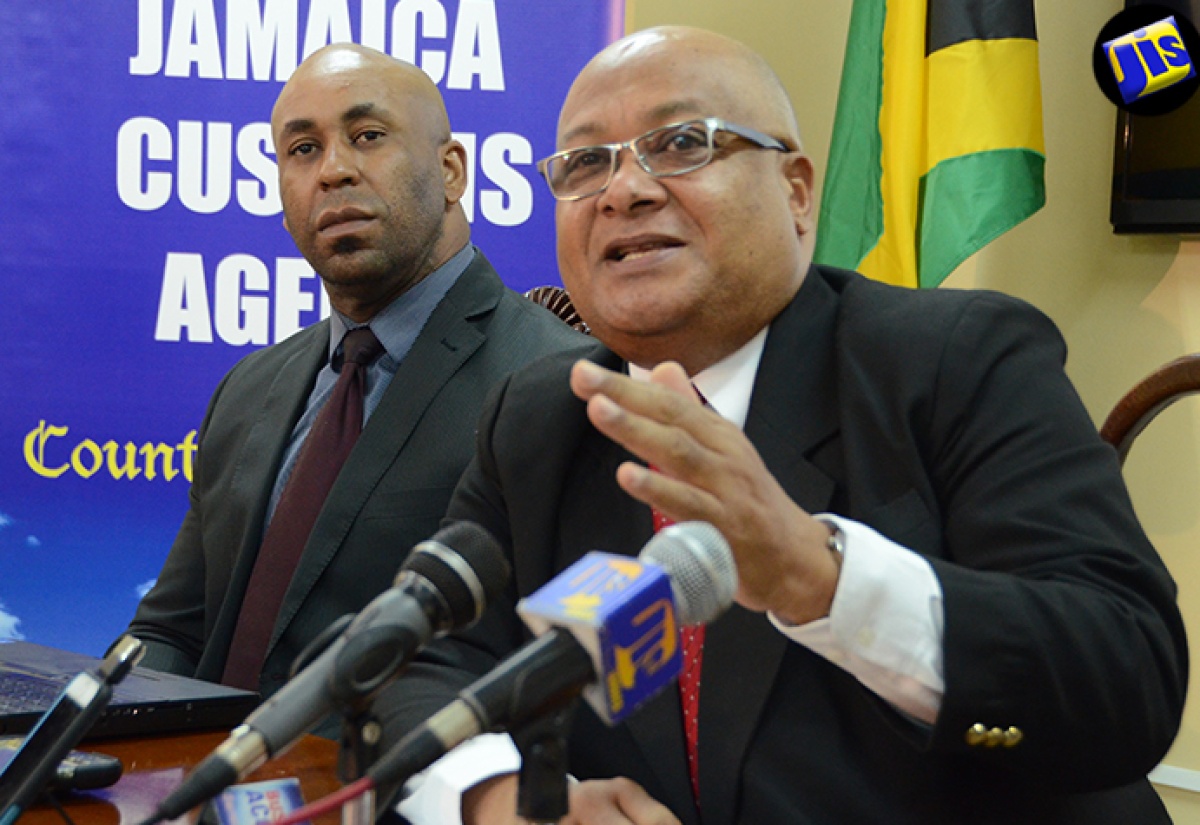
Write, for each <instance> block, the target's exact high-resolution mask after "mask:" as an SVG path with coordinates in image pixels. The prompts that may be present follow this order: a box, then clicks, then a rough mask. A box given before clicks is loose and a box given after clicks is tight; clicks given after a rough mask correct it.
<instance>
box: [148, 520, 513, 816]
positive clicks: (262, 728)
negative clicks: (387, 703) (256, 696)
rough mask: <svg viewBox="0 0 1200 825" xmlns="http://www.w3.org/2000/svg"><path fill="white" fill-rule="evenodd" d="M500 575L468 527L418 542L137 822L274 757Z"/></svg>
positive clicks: (202, 797)
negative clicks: (318, 647)
mask: <svg viewBox="0 0 1200 825" xmlns="http://www.w3.org/2000/svg"><path fill="white" fill-rule="evenodd" d="M508 577H509V565H508V562H507V560H506V559H505V558H504V553H503V551H502V550H501V549H500V545H499V544H498V543H497V542H496V540H495V539H494V538H493V537H492V535H491V534H490V533H489V532H487V530H485V529H483V528H482V527H480V526H479V525H477V524H474V523H472V522H465V521H464V522H457V523H455V524H452V525H450V526H448V527H444V528H442V529H441V530H439V531H438V532H437V533H435V534H434V535H433V536H432V537H431V538H430V539H428V540H426V541H423V542H421V543H420V544H418V545H417V546H416V547H414V548H413V550H412V553H411V554H410V555H409V557H408V559H407V560H406V561H405V562H404V564H403V565H402V566H401V568H400V572H399V573H398V574H397V576H396V581H395V583H394V584H393V586H392V587H391V588H390V589H389V590H386V591H384V592H383V593H381V594H380V595H379V596H377V597H376V598H375V599H374V601H372V602H371V603H370V604H368V605H367V606H366V607H365V608H363V610H362V612H360V613H359V614H358V616H357V617H356V618H355V619H354V621H353V622H351V623H350V625H349V626H348V627H347V628H346V630H345V631H344V632H343V633H342V634H341V636H339V637H338V638H337V639H336V640H334V642H333V643H332V644H330V645H329V646H328V647H327V648H326V649H325V650H324V651H323V652H321V654H320V655H319V656H317V657H316V658H315V659H313V660H312V662H311V663H310V664H308V665H307V666H306V667H305V668H304V669H303V670H301V671H300V672H299V673H298V674H296V675H295V676H294V677H292V679H290V680H289V681H288V682H287V684H285V685H284V686H283V687H282V688H280V690H279V691H278V692H277V693H275V694H274V695H273V696H271V698H270V699H268V700H267V701H266V702H264V703H263V704H262V705H260V706H259V707H258V708H257V709H255V710H254V712H253V713H251V714H250V715H249V716H247V717H246V720H245V722H243V723H242V724H241V725H239V726H238V727H237V728H235V729H234V730H233V732H232V733H230V735H229V738H228V739H226V740H225V742H224V743H222V744H221V745H220V746H218V747H217V749H216V750H214V751H213V752H212V753H211V754H209V755H208V756H207V757H205V759H204V761H203V762H201V763H200V764H199V765H197V766H196V769H195V770H194V771H192V773H191V774H190V775H189V776H188V778H187V779H186V780H185V781H184V782H183V784H181V785H180V786H179V787H178V788H176V789H175V791H174V792H173V793H171V795H170V796H168V797H167V798H166V799H164V800H163V801H162V802H161V803H160V804H159V805H158V807H157V808H156V809H155V812H154V815H153V816H152V817H151V818H149V819H147V820H145V822H144V823H143V825H151V824H152V823H156V822H161V821H163V820H165V819H175V818H177V817H179V816H182V815H183V814H184V813H186V812H187V811H189V810H191V809H192V808H194V807H196V806H197V805H199V804H201V803H203V802H205V801H207V800H208V799H210V798H212V797H213V796H216V795H217V794H218V793H220V792H221V791H223V790H224V789H225V788H227V787H229V786H230V785H232V784H233V783H234V782H237V781H238V780H239V779H241V778H243V777H244V776H246V774H248V773H250V772H251V771H253V770H254V769H255V768H257V767H258V766H260V765H262V764H263V763H264V762H266V761H267V760H268V759H269V758H271V757H273V756H277V755H279V754H280V753H282V752H283V751H284V750H286V749H287V748H288V747H290V746H291V745H293V744H294V743H295V742H296V740H298V739H299V738H300V737H301V736H302V735H303V734H304V733H305V732H307V731H308V729H309V728H311V727H312V726H313V725H315V724H316V723H317V722H319V721H321V719H323V718H324V717H325V716H326V715H327V714H329V713H330V712H331V711H332V710H334V709H335V707H336V706H337V704H339V703H341V702H345V701H348V700H352V699H360V698H367V697H369V696H371V695H372V694H374V693H375V692H377V691H378V690H380V689H381V688H383V687H384V686H385V685H387V684H388V683H389V682H390V681H391V680H392V679H394V678H395V677H396V676H397V675H398V673H399V671H400V670H401V669H402V668H403V667H405V666H406V665H407V664H408V663H409V662H410V661H411V660H412V657H413V656H414V655H416V653H417V651H418V650H420V648H422V647H423V646H424V645H426V644H427V643H429V641H431V640H432V639H433V638H434V637H436V636H439V635H442V634H444V633H448V632H450V631H452V630H459V629H462V628H465V627H468V626H470V625H471V624H473V623H474V622H475V621H476V620H477V619H478V618H479V617H480V616H481V615H483V611H484V608H486V607H487V603H488V601H490V600H491V599H493V598H495V597H496V596H497V595H498V594H499V593H500V592H501V591H502V590H503V589H504V588H505V586H506V585H507V584H508Z"/></svg>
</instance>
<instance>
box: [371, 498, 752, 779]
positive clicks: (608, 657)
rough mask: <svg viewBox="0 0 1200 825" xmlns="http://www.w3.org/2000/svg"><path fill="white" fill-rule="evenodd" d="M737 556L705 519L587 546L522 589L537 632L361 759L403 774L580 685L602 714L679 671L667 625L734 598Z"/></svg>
mask: <svg viewBox="0 0 1200 825" xmlns="http://www.w3.org/2000/svg"><path fill="white" fill-rule="evenodd" d="M736 589H737V568H736V567H735V566H734V562H733V554H732V553H731V551H730V549H729V545H728V543H727V542H726V541H725V538H724V537H723V536H722V535H721V533H720V532H719V531H718V530H717V529H716V528H715V527H713V526H712V525H711V524H706V523H704V522H684V523H680V524H676V525H672V526H671V527H668V528H666V529H664V530H661V531H660V532H658V533H657V534H656V535H655V536H654V538H653V539H651V540H650V541H649V542H648V543H647V544H646V546H645V548H644V549H643V550H642V552H641V554H640V555H639V556H638V557H637V558H636V559H634V558H630V557H629V556H620V555H613V554H609V553H600V552H596V551H593V552H591V553H588V554H586V555H585V556H584V557H583V558H582V559H580V560H579V561H578V562H576V563H575V564H573V565H571V566H570V567H569V568H567V569H566V570H565V571H563V572H562V573H560V574H559V575H558V576H556V577H555V578H554V579H553V580H552V581H550V582H549V583H548V584H546V585H545V586H544V587H543V588H541V589H540V590H538V591H537V592H536V593H534V594H532V595H530V596H529V597H527V598H525V599H523V600H522V601H521V603H520V604H519V605H518V606H517V611H518V613H520V614H521V617H522V619H524V621H525V623H526V624H527V625H529V627H530V629H531V630H533V631H534V632H535V633H538V634H540V635H539V636H538V637H537V638H536V639H534V640H533V641H532V642H529V643H528V644H526V645H525V646H524V647H522V648H521V649H520V650H518V651H517V652H516V653H514V654H512V655H511V656H509V657H508V658H507V659H505V660H504V661H502V662H501V663H500V664H499V665H497V666H496V667H495V668H494V669H493V670H492V671H491V672H490V673H488V674H487V675H485V676H483V677H481V678H480V679H478V680H477V681H476V682H475V683H474V684H472V685H470V686H468V687H466V688H464V689H463V690H462V691H461V692H459V694H458V697H457V698H456V699H454V700H453V701H452V702H451V703H450V704H449V705H447V706H446V707H444V708H443V709H442V710H440V711H438V712H437V713H435V714H434V715H433V716H431V717H430V718H429V719H428V720H427V721H425V722H424V723H423V724H422V725H421V726H420V727H418V728H416V729H415V730H413V731H411V732H410V733H409V734H408V735H407V736H405V737H404V738H403V739H402V740H400V742H398V743H397V744H396V745H395V747H393V748H392V749H391V750H390V751H389V752H388V753H386V754H385V755H384V756H383V757H382V758H380V759H379V760H378V761H377V762H376V763H375V765H374V766H372V767H371V768H370V769H368V771H367V774H366V775H367V777H368V778H369V779H370V780H371V782H372V783H373V785H374V787H381V786H383V785H385V784H391V783H396V782H403V781H405V780H407V779H408V778H409V777H411V776H412V775H413V774H415V773H417V772H419V771H422V770H424V769H425V768H427V767H429V766H430V765H431V764H433V763H434V762H435V761H437V759H438V758H440V757H441V756H443V755H444V754H446V753H447V752H449V751H450V750H452V749H453V748H455V747H456V746H458V745H459V744H461V743H462V742H464V741H466V740H467V739H470V738H471V737H473V736H476V735H478V734H480V733H485V732H488V731H496V730H510V731H511V730H514V729H517V728H520V727H521V726H522V725H524V724H525V723H527V722H530V721H532V720H534V719H537V718H539V717H542V716H544V715H547V714H549V713H553V712H554V711H556V710H558V709H560V708H562V707H564V706H565V705H566V704H567V703H569V702H571V701H573V700H574V699H575V698H576V697H577V696H579V695H580V693H581V692H582V693H583V695H584V698H585V699H587V700H588V702H589V704H591V706H592V707H593V709H595V710H596V712H597V715H599V716H600V718H601V719H603V720H604V721H605V722H607V723H608V724H610V725H613V724H616V723H618V722H620V721H621V720H623V719H625V718H626V717H628V716H629V715H631V714H632V713H633V712H634V711H635V710H637V708H638V707H639V706H640V705H641V704H643V703H644V702H645V701H647V700H648V699H650V698H651V697H652V696H653V695H655V694H656V693H657V692H658V691H659V690H661V689H662V688H663V687H664V686H665V685H667V684H669V683H670V682H671V681H672V680H673V679H674V678H675V677H676V676H678V675H679V671H680V667H681V659H682V656H681V652H680V650H679V645H678V632H677V631H678V625H680V624H703V623H706V622H710V621H712V620H713V619H715V618H717V617H718V616H720V615H721V614H722V613H723V612H724V611H725V610H726V609H727V608H728V607H729V605H730V604H732V602H733V596H734V591H735V590H736Z"/></svg>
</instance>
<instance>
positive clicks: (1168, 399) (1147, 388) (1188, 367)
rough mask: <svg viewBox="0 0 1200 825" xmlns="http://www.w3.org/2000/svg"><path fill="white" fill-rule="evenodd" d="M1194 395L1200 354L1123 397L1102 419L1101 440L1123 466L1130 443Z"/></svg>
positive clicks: (1179, 360) (1161, 370) (1157, 373)
mask: <svg viewBox="0 0 1200 825" xmlns="http://www.w3.org/2000/svg"><path fill="white" fill-rule="evenodd" d="M1197 392H1200V354H1193V355H1185V356H1183V357H1182V358H1176V359H1175V360H1174V361H1172V362H1170V363H1169V364H1164V365H1163V366H1161V367H1159V368H1158V369H1156V370H1155V371H1154V372H1152V373H1150V374H1149V375H1147V376H1146V377H1145V378H1143V379H1142V380H1141V381H1139V382H1138V383H1137V384H1135V385H1134V387H1133V389H1131V390H1130V391H1129V392H1127V393H1125V395H1124V397H1122V398H1121V400H1120V401H1118V402H1117V404H1116V406H1115V407H1113V410H1112V412H1110V413H1109V414H1108V418H1107V419H1105V421H1104V426H1102V427H1101V428H1100V436H1101V437H1102V438H1103V439H1104V440H1105V441H1107V442H1108V443H1109V444H1112V445H1113V446H1114V447H1116V448H1117V456H1118V458H1119V459H1120V461H1121V463H1122V464H1124V463H1125V456H1126V455H1127V454H1128V453H1129V447H1130V445H1131V444H1133V440H1134V439H1135V438H1137V436H1138V434H1139V433H1140V432H1141V431H1142V430H1144V429H1146V425H1147V424H1149V423H1150V422H1151V421H1152V420H1153V419H1154V417H1155V416H1156V415H1158V414H1159V413H1160V412H1162V411H1163V410H1165V409H1166V408H1167V407H1169V406H1171V405H1172V404H1174V403H1175V402H1176V401H1178V400H1179V399H1180V398H1184V397H1186V396H1189V395H1193V394H1195V393H1197Z"/></svg>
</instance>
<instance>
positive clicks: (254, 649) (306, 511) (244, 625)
mask: <svg viewBox="0 0 1200 825" xmlns="http://www.w3.org/2000/svg"><path fill="white" fill-rule="evenodd" d="M342 351H343V353H344V355H343V361H342V369H341V373H340V374H339V375H338V379H337V383H335V384H334V385H333V391H332V392H331V393H330V395H329V399H328V400H327V401H326V402H325V406H324V407H322V409H321V412H320V413H319V414H318V415H317V420H316V421H314V422H313V426H312V429H311V430H310V431H309V433H308V437H307V438H306V439H305V441H304V445H303V446H302V447H301V448H300V455H299V456H298V457H297V458H296V465H295V466H294V467H293V468H292V475H291V477H290V478H289V479H288V481H287V483H286V484H285V485H284V488H283V493H282V494H281V495H280V497H279V504H278V505H277V506H276V507H275V514H274V516H272V518H271V523H270V525H269V526H268V527H267V532H266V535H265V536H264V537H263V542H262V547H260V548H259V551H258V558H257V559H256V560H255V562H254V570H253V572H251V574H250V583H249V584H248V585H247V586H246V595H245V598H244V599H243V600H242V609H241V613H240V614H239V615H238V623H237V627H236V628H235V630H234V633H233V641H232V643H231V644H230V647H229V655H228V657H227V658H226V660H225V673H224V675H223V676H222V677H221V681H222V682H224V683H225V684H227V685H233V686H234V687H240V688H245V689H247V690H257V689H258V683H259V676H260V673H261V671H262V665H263V662H264V661H265V660H266V656H267V647H268V646H269V645H270V642H271V633H272V631H273V630H274V628H275V620H276V619H277V618H278V616H279V607H280V605H282V604H283V594H284V593H285V592H286V591H287V588H288V585H289V584H290V583H291V581H292V575H293V574H294V573H295V571H296V565H297V564H298V563H299V561H300V554H301V553H302V552H303V551H304V545H305V543H306V542H307V541H308V535H309V533H311V532H312V528H313V524H315V523H316V520H317V515H318V514H319V513H320V512H321V506H322V505H323V504H324V503H325V497H326V496H327V495H328V494H329V489H330V488H331V487H333V482H334V480H336V479H337V477H338V473H339V472H341V469H342V464H344V463H345V461H346V457H347V456H348V455H350V450H351V449H353V447H354V443H355V442H356V441H357V440H358V434H359V433H360V432H361V431H362V423H363V394H364V389H365V386H366V371H367V367H368V366H369V365H370V364H371V363H372V362H373V361H374V360H375V359H376V358H378V357H379V356H380V355H381V354H382V353H383V345H382V344H380V343H379V339H378V338H376V337H375V333H373V332H371V330H370V328H368V327H360V328H358V329H354V330H351V331H350V332H347V333H346V337H345V338H343V339H342Z"/></svg>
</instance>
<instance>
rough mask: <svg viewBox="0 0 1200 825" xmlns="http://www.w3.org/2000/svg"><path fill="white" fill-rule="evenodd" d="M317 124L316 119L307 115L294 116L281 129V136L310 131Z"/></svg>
mask: <svg viewBox="0 0 1200 825" xmlns="http://www.w3.org/2000/svg"><path fill="white" fill-rule="evenodd" d="M316 125H317V124H316V121H314V120H312V119H310V118H306V117H299V118H294V119H292V120H289V121H288V122H287V123H285V124H283V128H282V129H281V130H280V131H279V136H280V137H282V138H286V137H289V136H291V135H294V134H297V133H298V132H308V131H310V130H311V129H312V128H313V127H315V126H316Z"/></svg>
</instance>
